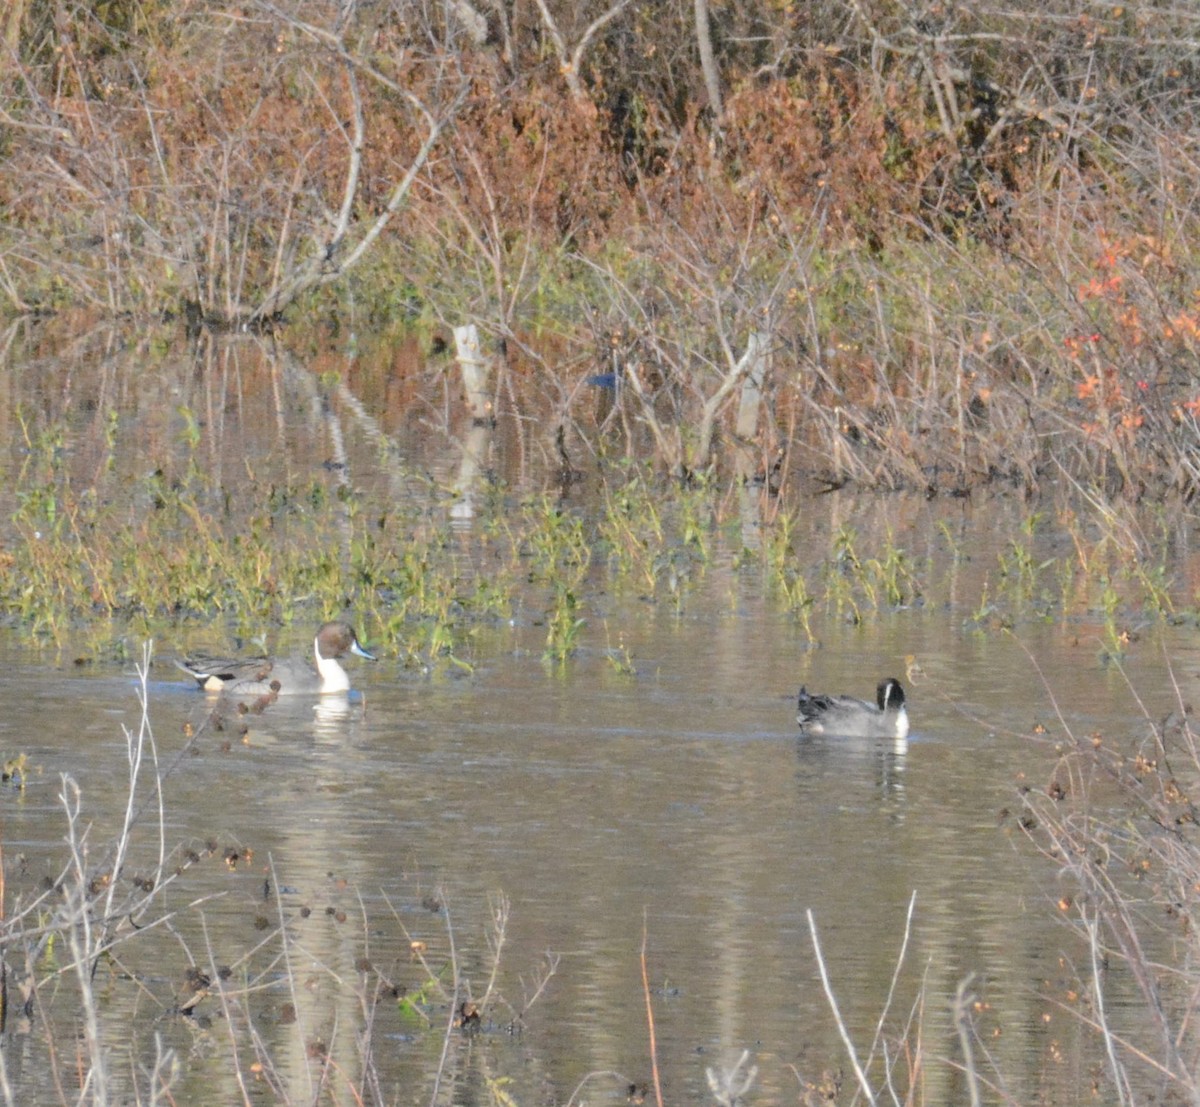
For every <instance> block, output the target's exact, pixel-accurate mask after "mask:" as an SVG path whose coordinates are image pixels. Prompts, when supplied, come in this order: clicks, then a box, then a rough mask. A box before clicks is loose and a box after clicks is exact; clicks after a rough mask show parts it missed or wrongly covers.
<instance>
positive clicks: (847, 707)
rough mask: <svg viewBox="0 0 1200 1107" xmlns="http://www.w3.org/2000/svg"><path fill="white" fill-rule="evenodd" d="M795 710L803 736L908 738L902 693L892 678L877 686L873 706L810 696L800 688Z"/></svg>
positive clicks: (851, 699) (840, 698)
mask: <svg viewBox="0 0 1200 1107" xmlns="http://www.w3.org/2000/svg"><path fill="white" fill-rule="evenodd" d="M799 707H800V713H799V714H798V715H797V716H796V720H797V722H799V724H800V729H801V730H802V731H804V733H805V734H843V735H845V736H846V737H849V738H904V737H906V736H907V734H908V709H907V708H906V707H905V706H904V689H903V688H902V687H901V686H900V682H899V681H898V680H897V679H896V678H895V677H889V678H888V679H887V680H881V681H880V682H879V687H878V688H876V689H875V703H867V701H866V700H858V699H855V698H854V697H853V696H814V695H811V694H810V693H809V692H808V690H807V689H805V688H801V689H800V702H799Z"/></svg>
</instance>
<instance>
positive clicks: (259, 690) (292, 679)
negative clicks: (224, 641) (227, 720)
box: [175, 620, 375, 696]
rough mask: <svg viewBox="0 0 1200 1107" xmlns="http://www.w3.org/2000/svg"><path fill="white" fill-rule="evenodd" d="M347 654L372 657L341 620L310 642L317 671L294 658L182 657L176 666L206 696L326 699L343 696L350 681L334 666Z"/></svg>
mask: <svg viewBox="0 0 1200 1107" xmlns="http://www.w3.org/2000/svg"><path fill="white" fill-rule="evenodd" d="M347 653H352V654H356V655H357V656H358V657H365V658H366V659H367V660H368V661H374V660H375V655H374V654H372V653H368V652H367V651H366V650H364V649H363V648H362V646H360V645H359V642H358V635H357V634H355V633H354V628H353V627H352V626H350V624H349V623H343V622H341V621H340V620H338V621H334V622H331V623H325V624H323V625H322V626H321V628H320V630H318V631H317V636H316V638H314V639H313V654H314V656H315V658H316V662H317V667H316V668H315V669H314V668H313V667H312V665H310V664H309V663H308V662H307V661H304V660H302V659H301V658H298V657H288V658H274V657H251V658H228V657H206V656H196V657H186V658H184V659H183V660H182V661H176V662H175V664H176V665H178V666H179V667H180V668H181V669H182V670H183V671H184V672H185V673H190V674H191V675H192V676H193V677H194V678H195V679H196V683H197V684H199V685H200V687H201V688H203V689H204V690H205V691H206V692H228V693H230V694H232V695H244V696H265V695H268V694H269V693H274V694H276V695H280V696H283V695H306V696H315V695H324V694H325V693H326V692H346V691H349V689H350V678H349V677H348V676H347V675H346V670H345V669H343V668H342V667H341V665H339V664H338V658H339V657H342V656H344V655H345V654H347Z"/></svg>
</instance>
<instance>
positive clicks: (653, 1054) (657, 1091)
mask: <svg viewBox="0 0 1200 1107" xmlns="http://www.w3.org/2000/svg"><path fill="white" fill-rule="evenodd" d="M642 993H643V994H644V995H645V997H646V1027H647V1029H648V1030H649V1032H650V1071H651V1072H652V1073H653V1074H654V1102H655V1103H657V1104H658V1107H663V1097H662V1082H661V1081H660V1080H659V1077H658V1043H657V1041H656V1040H655V1037H654V1008H653V1007H652V1006H651V1004H650V978H649V976H648V975H647V974H646V910H645V908H643V909H642Z"/></svg>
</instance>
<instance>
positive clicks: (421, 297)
mask: <svg viewBox="0 0 1200 1107" xmlns="http://www.w3.org/2000/svg"><path fill="white" fill-rule="evenodd" d="M707 30H708V38H709V39H710V40H711V41H710V43H709V45H711V48H712V49H711V53H710V55H708V56H711V59H712V66H713V67H715V69H710V71H709V73H708V74H707V75H706V73H705V72H704V68H705V67H704V64H703V61H702V59H703V58H704V57H705V56H706V54H705V51H702V50H701V43H702V41H703V39H704V35H703V33H702V28H701V27H700V26H699V25H698V24H697V22H696V19H695V6H694V5H692V4H678V5H645V4H629V3H621V2H620V0H616V2H615V3H611V4H610V3H607V2H605V0H589V2H587V3H583V4H568V3H566V2H554V3H552V2H550V0H546V2H544V3H540V2H539V3H537V4H514V3H506V2H504V0H490V2H489V3H482V2H474V3H472V2H471V0H459V2H458V3H456V4H452V5H445V6H443V5H435V4H431V3H427V2H424V0H390V2H388V3H384V4H377V5H356V4H353V3H350V4H340V5H339V4H303V5H300V4H291V5H289V4H282V5H277V4H265V3H264V4H257V3H250V4H239V5H230V4H226V3H222V2H217V0H209V2H205V3H201V4H193V5H188V6H184V7H180V6H178V5H170V4H165V3H150V4H146V3H141V4H122V3H115V4H109V3H105V4H95V3H92V4H87V3H75V4H72V3H65V4H59V5H57V6H54V7H53V8H48V7H46V6H41V5H31V4H27V3H18V4H16V5H13V6H12V7H11V8H10V10H9V12H8V14H7V15H6V16H5V23H4V26H3V33H4V36H5V41H6V43H7V44H8V50H9V61H10V64H9V65H7V66H6V67H5V69H4V75H3V77H2V78H0V126H2V127H3V130H2V131H0V144H2V147H3V155H4V157H3V162H2V163H0V207H2V210H3V212H4V220H3V230H2V231H0V292H2V293H3V295H4V298H5V300H6V301H7V304H8V307H9V309H10V310H16V311H23V312H28V311H56V310H61V309H64V308H73V309H80V308H82V309H85V310H87V311H89V312H91V313H92V314H93V315H96V314H99V315H108V316H134V317H137V316H142V317H147V316H160V315H163V314H166V315H177V316H181V317H186V318H187V319H188V320H189V321H190V322H191V323H192V324H193V325H202V324H207V325H214V326H219V327H220V326H240V325H245V324H254V325H262V324H270V325H278V324H280V323H283V322H288V321H295V320H297V319H303V318H304V317H305V314H306V311H307V310H309V309H311V307H312V305H313V304H314V300H313V295H314V294H315V293H316V292H317V290H319V289H321V288H323V287H328V288H329V289H330V290H331V291H332V294H333V295H334V297H335V298H336V296H337V295H338V292H339V290H344V289H346V288H347V287H350V286H353V288H354V292H355V303H356V304H358V305H362V304H367V305H369V306H370V309H371V310H372V312H373V313H374V315H375V317H377V318H378V317H381V316H382V315H384V314H386V312H388V311H394V310H398V309H403V310H404V311H408V312H411V311H416V312H419V313H422V314H424V315H425V316H426V317H431V318H436V319H440V320H441V321H443V322H445V323H448V324H452V323H457V322H461V321H463V320H465V319H472V320H474V321H476V322H478V323H480V324H481V325H482V326H483V327H484V328H485V330H488V331H490V332H491V334H492V335H493V337H494V338H496V339H497V340H503V341H502V343H501V347H500V348H502V349H504V350H506V351H508V352H509V354H510V357H511V358H512V359H513V360H512V364H517V363H523V364H529V365H532V366H534V367H535V368H536V370H537V371H538V372H540V373H541V374H544V379H543V383H548V384H549V386H550V392H551V393H552V394H555V395H557V396H559V397H560V402H559V406H560V408H561V410H560V411H559V412H558V413H556V414H557V419H556V420H555V422H557V423H559V424H567V425H569V427H570V429H571V430H572V431H575V432H583V433H585V434H588V433H593V432H592V430H591V428H589V426H588V421H587V418H586V417H585V415H584V410H585V407H586V409H587V410H590V408H591V405H590V403H589V404H588V405H582V404H580V403H579V401H578V398H579V397H580V396H586V394H587V386H586V381H587V379H588V378H589V376H592V375H595V372H596V365H597V364H600V365H602V366H603V367H604V369H605V370H606V371H612V372H613V373H614V374H615V376H614V379H617V380H626V381H629V382H631V383H632V384H634V385H636V387H629V388H625V389H623V390H622V389H618V391H617V393H616V397H615V401H616V405H617V408H618V410H619V411H620V413H621V414H622V415H623V416H624V417H625V422H626V424H636V423H641V424H644V425H646V426H647V427H649V428H650V429H651V430H652V431H653V432H654V433H653V434H652V435H648V436H647V438H646V441H650V442H653V443H654V444H655V448H656V449H657V450H659V451H660V452H663V453H664V458H663V460H664V461H665V462H666V463H667V464H668V465H669V467H670V468H672V469H674V470H676V471H677V472H682V471H685V470H694V469H697V468H704V467H706V466H708V465H709V464H711V463H712V462H714V461H717V462H721V461H722V460H723V459H724V457H725V456H726V455H725V452H724V450H723V448H722V447H723V443H722V439H721V433H722V432H723V433H724V434H725V436H726V438H728V435H729V432H730V427H729V426H728V425H727V421H729V420H730V419H731V415H730V414H729V413H730V412H731V411H732V408H733V405H734V404H735V403H736V400H737V393H738V390H739V387H740V384H741V374H743V373H744V371H745V367H744V359H743V357H742V354H743V353H744V351H745V350H746V348H747V345H748V343H750V341H751V335H752V334H758V335H766V336H768V337H769V341H770V347H771V350H772V361H771V369H770V373H769V374H768V377H767V380H766V387H765V390H764V397H765V400H766V405H765V414H764V415H763V417H762V419H761V420H760V423H759V427H760V437H761V442H760V443H759V445H760V446H761V452H762V456H763V457H764V458H772V457H773V458H776V462H775V467H776V469H777V470H782V471H786V472H788V473H795V472H803V473H805V474H807V475H808V476H809V477H810V478H812V480H814V481H815V482H816V483H818V484H819V485H821V486H840V485H842V484H846V483H854V484H861V485H864V486H872V487H915V488H922V489H927V490H929V491H930V492H931V493H936V492H960V491H968V490H970V489H972V488H975V487H977V486H979V485H980V484H985V483H988V482H994V481H999V482H1002V483H1005V484H1012V485H1015V486H1017V487H1020V488H1022V489H1024V490H1025V491H1027V492H1033V491H1036V490H1037V489H1038V488H1039V487H1040V485H1041V484H1042V483H1043V482H1044V480H1045V479H1046V477H1047V476H1049V475H1052V476H1054V477H1055V478H1058V477H1060V476H1062V475H1063V474H1066V475H1067V476H1068V477H1069V478H1070V479H1072V480H1082V481H1086V482H1087V483H1088V484H1090V485H1093V486H1094V487H1095V488H1097V489H1098V490H1100V491H1101V492H1102V493H1104V494H1106V495H1122V496H1126V497H1134V498H1136V497H1140V496H1142V495H1144V494H1146V493H1153V494H1155V495H1161V494H1164V493H1168V492H1174V493H1178V494H1181V495H1183V496H1190V495H1191V494H1192V493H1193V491H1194V488H1195V482H1196V476H1197V469H1198V467H1200V458H1198V457H1197V456H1196V451H1195V449H1194V445H1193V443H1194V442H1195V440H1196V438H1197V435H1196V431H1197V429H1200V428H1198V427H1197V423H1196V415H1197V405H1198V404H1200V390H1198V389H1197V388H1196V387H1195V386H1194V384H1193V382H1192V379H1191V374H1190V373H1189V372H1188V369H1187V367H1188V365H1189V364H1190V363H1191V362H1192V361H1193V360H1194V357H1195V352H1196V342H1197V331H1198V327H1200V305H1198V304H1197V302H1196V288H1197V281H1196V276H1195V269H1196V267H1195V264H1194V261H1193V256H1192V253H1191V245H1190V244H1191V242H1192V241H1193V240H1194V239H1195V237H1196V236H1195V233H1194V232H1195V222H1196V220H1195V209H1196V184H1195V182H1196V179H1197V178H1196V174H1195V172H1194V164H1195V161H1196V157H1197V134H1196V129H1195V126H1194V118H1195V107H1196V103H1195V100H1196V97H1195V88H1196V87H1197V86H1196V76H1197V73H1196V68H1197V64H1198V63H1197V62H1196V60H1195V59H1196V57H1197V56H1200V55H1198V53H1197V51H1196V49H1195V47H1196V45H1197V42H1198V41H1200V15H1196V14H1195V13H1193V12H1192V11H1191V10H1190V9H1189V8H1187V7H1186V6H1180V5H1171V4H1167V3H1150V4H1142V5H1137V6H1131V7H1120V6H1117V7H1112V6H1109V7H1104V8H1096V9H1095V10H1091V9H1081V8H1080V7H1079V6H1078V5H1076V4H1066V3H1062V4H1058V3H1051V4H1048V5H1047V4H1040V5H1032V4H1018V5H1015V6H1014V5H1006V6H999V5H997V6H989V5H971V6H963V7H961V8H951V7H946V6H941V5H933V6H929V5H924V6H915V5H907V4H888V5H883V4H876V3H867V2H858V3H854V4H850V5H845V4H842V3H833V2H832V0H829V2H827V3H817V4H808V5H790V4H765V5H762V4H748V3H740V2H735V3H730V4H726V5H721V6H717V7H712V6H710V20H709V26H708V28H707ZM714 80H715V84H714ZM714 92H715V93H716V94H718V95H719V102H716V103H714V96H713V94H714ZM327 294H328V293H327ZM334 305H335V309H336V299H335V301H334ZM547 331H552V332H554V334H555V335H556V336H557V337H556V339H555V342H554V345H553V351H554V354H553V361H551V360H550V359H549V358H548V357H547V356H546V352H545V350H544V349H541V350H540V349H539V348H538V343H537V341H536V340H535V337H534V336H536V335H539V334H545V333H546V332H547ZM517 351H521V352H522V354H523V357H518V356H517ZM714 408H715V409H718V410H717V415H718V419H717V426H716V429H717V432H718V433H717V436H716V437H715V438H713V439H712V441H711V442H710V441H709V440H708V436H707V435H703V436H701V438H702V440H701V441H696V440H695V439H694V438H689V434H690V433H691V432H690V430H689V428H691V427H693V426H694V425H695V424H697V423H698V422H700V421H702V420H703V419H706V418H707V417H708V415H709V414H711V413H712V411H713V409H714Z"/></svg>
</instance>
